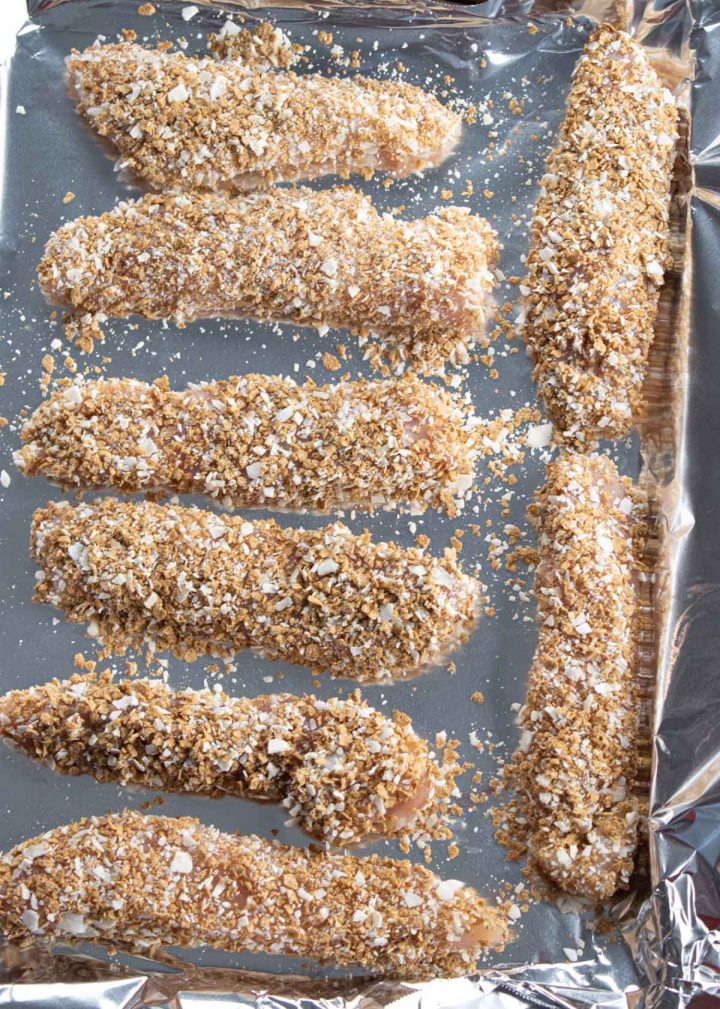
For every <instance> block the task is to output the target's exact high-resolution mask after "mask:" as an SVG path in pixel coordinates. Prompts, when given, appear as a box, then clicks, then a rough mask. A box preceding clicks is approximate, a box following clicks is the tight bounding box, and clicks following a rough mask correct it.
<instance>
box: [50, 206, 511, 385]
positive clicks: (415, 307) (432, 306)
mask: <svg viewBox="0 0 720 1009" xmlns="http://www.w3.org/2000/svg"><path fill="white" fill-rule="evenodd" d="M495 258H496V243H495V236H494V233H493V231H492V229H491V228H490V225H489V224H488V223H487V221H485V220H484V219H483V218H481V217H477V216H474V215H473V214H471V213H470V212H469V211H468V210H466V209H464V208H460V207H443V208H442V209H441V210H438V211H437V213H435V214H431V215H430V216H428V217H424V218H420V219H418V220H414V221H403V220H400V219H398V218H397V217H394V216H393V215H391V214H382V215H381V214H379V213H378V211H377V210H376V209H375V207H374V206H373V204H372V203H371V201H370V200H369V199H368V197H367V196H365V195H363V194H362V193H359V192H357V191H355V190H353V189H350V188H347V187H344V188H340V189H331V190H324V191H322V192H314V191H313V190H311V189H306V188H297V189H271V190H269V191H268V192H264V193H254V194H252V195H250V196H245V197H237V198H231V197H227V196H218V195H212V194H198V193H194V194H190V195H186V194H178V193H168V194H164V195H155V194H150V195H147V196H144V197H142V198H141V199H139V200H127V201H124V202H122V203H119V204H118V205H117V206H115V207H114V208H113V209H112V210H109V211H108V212H107V213H105V214H101V215H100V216H99V217H80V218H78V219H77V220H75V221H70V222H69V223H67V224H64V225H63V226H62V227H61V228H59V230H58V231H56V232H55V233H54V235H52V236H51V238H50V240H49V241H48V243H47V246H46V249H45V255H44V257H43V259H42V261H41V263H40V265H39V267H38V273H39V276H40V284H41V287H42V290H43V292H44V294H45V296H46V297H47V298H49V299H50V300H51V301H53V302H57V303H61V304H67V305H70V306H71V307H72V308H73V309H74V310H75V311H76V314H77V316H78V317H79V318H80V319H81V326H82V327H85V328H86V329H88V330H92V324H93V320H94V319H96V318H97V317H105V316H108V317H114V318H127V317H129V316H132V315H139V316H142V317H143V318H146V319H174V320H176V321H177V322H179V323H182V322H185V321H188V320H191V319H200V318H218V317H225V316H229V317H242V318H254V319H260V320H263V321H275V322H291V323H294V324H296V325H300V326H315V327H328V326H333V327H341V328H347V329H349V330H351V331H352V332H353V333H355V334H357V335H358V336H359V337H360V338H361V341H362V342H363V343H364V342H366V341H367V340H368V339H369V338H370V337H373V341H374V342H372V343H371V344H369V347H368V351H367V355H368V357H370V358H372V360H373V361H374V362H375V363H380V362H381V361H382V360H385V361H387V362H389V363H390V364H392V365H398V366H401V365H403V364H407V365H409V366H412V367H413V368H415V369H417V370H422V371H428V372H429V371H432V370H438V369H440V368H442V366H443V365H445V364H446V363H447V362H448V361H452V362H460V363H462V362H464V361H466V360H467V358H468V352H469V349H470V348H471V347H472V345H473V344H474V343H475V341H476V340H477V339H478V338H479V337H480V336H481V335H482V333H483V330H484V327H485V320H486V314H487V300H488V296H489V294H490V291H491V289H492V285H493V276H492V272H491V270H492V267H493V265H494V262H495Z"/></svg>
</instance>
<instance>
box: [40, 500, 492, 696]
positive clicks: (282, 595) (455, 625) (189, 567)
mask: <svg viewBox="0 0 720 1009" xmlns="http://www.w3.org/2000/svg"><path fill="white" fill-rule="evenodd" d="M32 553H33V556H34V558H35V559H36V560H37V562H38V564H39V565H40V567H41V569H42V570H41V572H39V573H38V576H37V577H38V578H39V580H38V581H37V583H36V591H35V597H34V598H35V601H36V602H45V603H50V604H52V605H54V606H58V607H60V608H61V609H62V610H63V611H64V613H65V616H66V618H67V619H68V620H71V621H76V622H82V623H88V624H89V632H90V633H91V635H94V636H95V637H97V638H99V639H100V640H101V641H102V642H103V644H104V645H105V646H106V647H108V648H111V649H113V650H116V651H117V650H122V649H123V648H124V647H125V646H126V645H129V644H134V645H138V646H139V645H141V644H142V643H143V642H144V641H148V642H152V643H153V645H154V646H155V647H157V648H158V649H160V650H166V649H170V650H171V651H172V652H173V653H174V654H175V655H177V656H178V657H181V658H188V659H190V658H195V657H196V656H197V655H220V656H227V655H231V654H233V653H234V652H236V651H238V650H239V649H241V648H256V649H258V650H260V651H261V652H262V653H263V654H264V655H266V656H267V657H269V658H275V659H283V660H285V661H287V662H295V663H298V664H300V665H306V666H309V667H310V668H311V669H313V670H316V671H327V672H329V673H331V674H332V675H333V676H348V677H352V678H354V679H356V680H365V681H376V680H387V679H393V678H400V677H407V676H411V675H413V674H415V673H417V672H419V671H421V670H422V669H423V668H425V667H427V666H429V665H432V664H435V663H438V662H441V661H442V660H443V659H444V658H445V657H446V656H447V655H448V654H449V652H450V651H451V650H452V649H453V648H454V647H456V646H457V645H458V644H459V643H460V642H461V641H462V640H464V639H465V638H467V636H468V634H469V632H470V630H471V628H472V627H473V625H474V623H475V620H476V617H477V613H478V608H479V601H480V585H479V583H478V582H476V581H475V580H474V579H473V578H471V577H469V576H468V575H465V574H463V572H462V570H461V569H460V567H459V565H458V563H457V559H456V554H455V551H454V550H452V549H448V550H446V551H445V554H444V556H443V558H442V559H436V558H434V557H431V556H429V555H428V554H426V553H425V552H424V550H422V549H420V548H417V547H412V548H408V549H403V548H400V547H398V546H397V545H396V544H394V543H373V542H372V541H371V539H370V536H369V534H368V533H367V532H366V533H363V534H362V535H360V536H356V535H353V534H352V533H351V532H350V530H349V529H348V528H347V527H346V526H344V525H341V524H340V523H335V524H333V525H329V526H325V527H324V528H322V529H316V530H303V529H287V528H282V527H281V526H279V525H277V523H275V522H273V521H272V520H263V521H258V522H249V521H248V520H247V519H246V518H243V517H241V516H232V517H228V516H224V515H223V516H220V515H215V514H214V513H212V512H208V511H202V510H200V509H198V508H181V507H173V506H162V505H158V504H154V503H151V502H144V503H132V502H122V501H118V500H116V499H113V498H105V499H103V500H101V501H96V502H93V503H91V504H81V505H79V506H77V507H72V506H70V505H69V504H68V503H67V502H57V503H51V504H49V505H47V507H45V508H40V509H38V510H37V511H36V512H35V516H34V519H33V527H32Z"/></svg>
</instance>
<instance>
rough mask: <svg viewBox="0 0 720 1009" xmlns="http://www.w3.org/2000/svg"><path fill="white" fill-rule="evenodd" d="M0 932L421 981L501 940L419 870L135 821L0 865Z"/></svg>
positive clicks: (50, 838) (497, 918) (494, 919)
mask: <svg viewBox="0 0 720 1009" xmlns="http://www.w3.org/2000/svg"><path fill="white" fill-rule="evenodd" d="M0 930H1V931H2V933H3V934H4V935H5V936H6V937H7V938H8V939H9V940H10V941H12V942H18V941H20V942H23V941H24V942H28V941H31V940H38V939H45V940H46V941H54V942H57V941H68V940H71V941H72V940H75V941H78V940H80V941H85V940H92V941H94V942H100V943H109V944H112V945H115V946H116V945H122V946H123V947H125V948H127V947H130V948H131V949H134V950H137V951H140V952H143V951H148V950H152V949H157V948H158V947H161V946H185V947H193V946H213V947H216V948H220V949H225V950H229V951H231V952H238V953H239V952H254V953H274V954H285V955H288V956H298V957H310V958H312V959H314V960H319V961H320V962H321V963H334V964H337V965H339V966H349V965H353V964H356V965H359V966H361V967H365V968H366V969H368V970H369V971H372V972H373V973H377V974H383V975H389V976H401V977H417V978H421V977H433V976H448V975H453V976H454V975H463V974H467V973H468V972H469V970H470V969H471V968H472V967H473V965H474V963H475V960H476V958H477V955H478V953H479V952H480V951H481V950H482V949H485V948H487V947H491V946H492V947H497V946H501V945H502V944H503V943H504V942H505V941H506V939H507V927H506V918H505V915H504V913H503V911H502V909H499V908H495V907H491V906H489V905H488V904H487V903H486V901H485V900H483V898H482V897H480V896H479V895H478V894H477V893H476V892H475V890H472V889H470V888H469V887H466V886H463V884H462V883H459V882H458V881H457V880H444V881H443V880H441V879H439V878H438V877H437V876H436V875H435V874H434V873H432V872H430V870H429V869H426V868H425V867H424V866H421V865H413V864H412V863H411V862H406V861H402V860H396V859H391V858H380V857H378V856H377V855H371V856H369V857H368V858H357V857H354V856H351V855H340V854H337V853H334V852H316V851H309V850H306V849H302V848H289V847H287V846H286V845H283V844H279V843H278V842H277V841H265V840H264V839H262V838H260V837H255V836H253V835H246V836H237V835H234V834H232V835H231V834H223V833H221V832H220V831H218V830H216V829H215V828H214V827H206V826H203V825H202V824H200V823H199V822H198V821H197V820H193V819H190V818H182V819H171V818H170V817H165V816H142V815H141V814H140V813H136V812H130V811H126V812H125V813H122V814H120V815H109V816H104V817H98V818H93V819H90V820H81V821H79V822H78V823H73V824H70V825H69V826H67V827H58V828H56V829H55V830H50V831H48V832H47V833H46V834H42V835H41V836H39V837H36V838H33V839H32V840H30V841H25V842H24V843H23V844H19V845H18V846H17V847H16V848H13V849H12V850H11V851H9V852H8V853H7V854H5V855H3V856H2V857H1V858H0Z"/></svg>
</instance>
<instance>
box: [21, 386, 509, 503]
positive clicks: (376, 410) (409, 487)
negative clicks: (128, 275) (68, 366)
mask: <svg viewBox="0 0 720 1009" xmlns="http://www.w3.org/2000/svg"><path fill="white" fill-rule="evenodd" d="M492 428H493V422H488V423H483V422H481V421H480V420H479V419H478V418H475V417H474V416H473V415H472V412H471V410H470V408H469V407H467V406H465V405H463V404H462V402H461V401H460V400H459V399H456V398H453V397H452V396H451V395H449V394H448V393H447V392H446V391H445V390H444V389H441V388H439V387H437V386H434V385H428V384H426V383H423V382H420V381H419V380H418V379H417V378H414V377H413V376H407V377H405V378H403V379H392V380H390V381H386V382H368V381H364V380H359V381H355V382H340V383H339V384H337V385H321V386H317V385H315V384H314V383H313V382H306V383H305V384H304V385H298V384H297V383H296V382H294V381H293V380H292V379H291V378H283V377H281V376H276V375H252V374H251V375H243V376H240V377H232V378H228V379H226V380H224V381H219V382H203V383H201V384H199V385H191V386H190V387H188V388H187V389H183V390H181V391H177V392H176V391H173V390H171V389H170V388H169V387H168V383H167V380H159V381H157V382H155V383H154V384H152V385H148V384H146V383H145V382H139V381H136V380H134V379H126V378H119V379H107V380H103V381H98V382H87V383H84V384H73V385H66V386H65V387H63V388H61V389H60V390H58V391H57V392H55V393H54V394H53V395H52V396H50V397H49V398H48V399H46V400H45V401H44V402H43V403H42V404H41V406H40V407H38V409H37V410H36V411H35V413H34V414H33V415H32V417H31V418H30V420H28V421H27V423H26V424H25V426H24V427H23V430H22V440H23V442H24V447H23V448H22V449H21V450H20V451H19V452H16V453H15V463H16V465H17V466H18V467H19V468H20V469H21V470H22V472H23V473H25V474H26V475H28V476H35V475H38V474H42V475H43V476H47V477H49V478H50V479H51V480H54V481H56V482H57V483H60V484H61V485H63V486H65V487H80V488H91V489H92V488H95V489H98V488H104V487H112V488H115V489H117V490H118V491H121V492H123V493H128V492H135V491H153V492H158V491H159V492H166V491H167V492H171V493H178V494H189V493H197V492H201V493H204V494H207V495H208V496H210V497H212V498H215V499H217V500H218V501H220V502H221V503H222V504H223V505H224V506H225V507H227V508H254V507H262V508H279V509H307V510H310V511H320V512H326V511H331V510H336V509H339V508H359V509H361V510H363V511H372V510H373V509H375V508H378V507H380V508H382V507H390V506H398V505H401V506H405V507H410V508H412V509H413V510H414V511H424V510H425V508H427V507H428V506H429V507H432V508H442V509H444V510H445V511H447V512H448V513H449V514H451V515H455V514H456V513H457V511H458V508H459V507H461V506H462V504H463V503H464V501H465V499H466V498H467V497H468V495H469V494H470V492H471V488H472V486H473V483H474V475H473V466H474V462H475V458H476V456H477V455H482V454H489V452H490V449H488V448H487V446H486V444H485V440H484V439H485V436H486V435H487V434H488V433H491V431H492ZM490 443H491V444H492V439H490Z"/></svg>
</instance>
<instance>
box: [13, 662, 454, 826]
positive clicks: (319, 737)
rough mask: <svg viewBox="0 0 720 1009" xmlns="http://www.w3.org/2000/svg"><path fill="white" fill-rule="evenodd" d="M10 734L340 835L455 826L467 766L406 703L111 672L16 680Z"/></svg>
mask: <svg viewBox="0 0 720 1009" xmlns="http://www.w3.org/2000/svg"><path fill="white" fill-rule="evenodd" d="M0 736H3V737H4V738H5V739H6V740H7V741H8V742H9V743H11V744H12V745H13V746H15V747H16V748H18V749H20V750H22V751H23V752H25V753H27V754H29V755H30V756H31V757H34V758H35V759H37V760H42V761H43V762H45V763H47V764H49V765H50V766H51V767H52V768H54V769H55V770H56V771H60V772H62V773H64V774H92V775H93V776H94V777H95V778H97V779H98V781H119V782H120V783H121V784H123V785H130V784H134V785H143V786H145V787H146V788H153V789H160V790H162V791H166V792H192V793H195V794H198V795H210V796H213V797H218V796H222V795H233V796H238V797H240V798H250V799H260V800H267V801H270V802H281V803H282V804H283V806H284V807H285V808H286V809H287V810H288V813H289V816H290V817H291V819H292V821H293V822H294V823H295V824H297V825H298V826H300V827H301V828H302V829H304V830H305V831H307V832H308V833H309V834H311V835H312V836H313V837H317V838H318V839H320V840H322V841H326V842H328V843H330V844H333V845H337V846H346V845H352V844H359V843H361V842H363V841H366V840H368V839H371V838H373V837H390V836H394V837H403V838H406V839H408V840H415V841H418V842H425V841H430V840H433V839H447V838H449V837H450V836H451V831H450V829H449V825H448V820H449V804H450V802H451V801H452V796H454V795H457V794H458V793H457V790H456V789H455V783H454V779H455V776H456V775H457V774H458V773H460V771H461V767H460V765H459V764H458V763H457V760H456V757H455V747H454V746H452V745H449V746H448V747H447V749H446V751H445V757H444V760H443V763H442V764H439V763H438V762H437V760H435V759H434V755H433V754H432V752H431V750H430V747H429V746H428V744H427V742H426V741H425V740H424V739H421V738H420V737H419V736H417V735H416V734H415V732H414V731H413V728H412V725H411V722H410V719H409V718H408V717H407V715H403V714H401V713H400V712H396V713H395V714H394V715H393V716H392V717H391V718H390V717H387V716H385V715H381V714H380V712H378V711H376V710H375V709H374V708H371V707H370V706H369V705H367V704H365V703H364V702H363V701H362V700H361V698H360V696H359V695H358V694H355V695H353V696H351V697H349V698H347V699H345V700H341V699H339V698H335V697H334V698H331V699H330V700H328V701H322V700H320V699H319V698H317V697H312V696H309V695H307V694H306V695H303V696H301V697H295V696H293V695H291V694H266V695H262V696H260V697H252V698H250V697H229V696H228V695H227V694H225V693H223V692H222V691H221V690H220V689H219V688H218V687H216V688H215V689H214V690H208V689H205V690H180V691H177V692H174V691H172V690H171V689H170V687H168V686H167V684H165V683H164V682H163V681H162V680H145V679H126V680H118V681H114V680H113V679H112V677H111V675H110V674H109V673H103V674H102V675H100V676H97V675H95V674H93V673H90V674H88V675H85V676H80V675H75V676H72V677H71V678H70V679H69V680H65V681H64V682H60V681H58V680H53V681H52V682H50V683H46V684H42V685H40V686H36V687H31V688H29V689H27V690H13V691H11V692H10V693H8V694H5V695H4V696H2V697H0Z"/></svg>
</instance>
